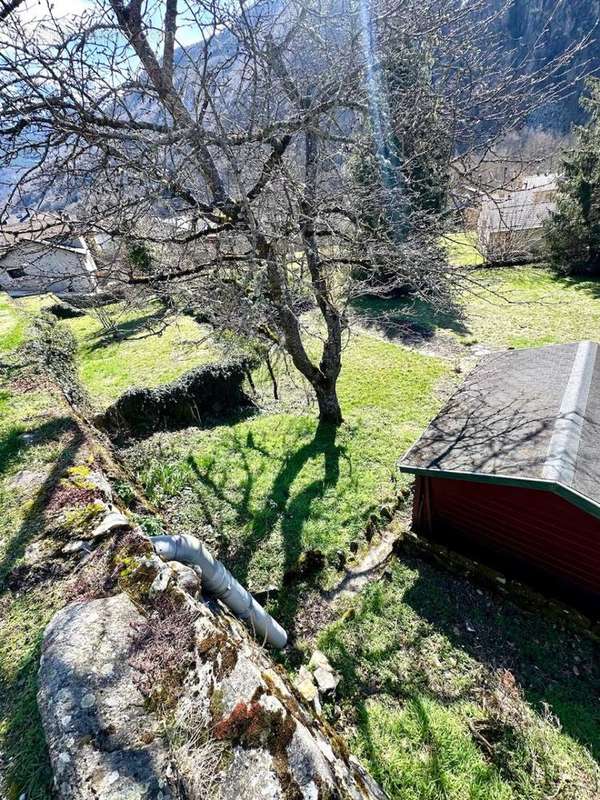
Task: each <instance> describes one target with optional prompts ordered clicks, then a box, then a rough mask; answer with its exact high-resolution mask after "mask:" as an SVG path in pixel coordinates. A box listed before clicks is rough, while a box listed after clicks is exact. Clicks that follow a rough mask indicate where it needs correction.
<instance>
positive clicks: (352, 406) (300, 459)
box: [128, 335, 447, 588]
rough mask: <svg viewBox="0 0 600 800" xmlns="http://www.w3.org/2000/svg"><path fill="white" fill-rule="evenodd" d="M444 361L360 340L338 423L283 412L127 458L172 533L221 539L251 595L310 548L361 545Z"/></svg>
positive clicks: (308, 413) (167, 439) (354, 344)
mask: <svg viewBox="0 0 600 800" xmlns="http://www.w3.org/2000/svg"><path fill="white" fill-rule="evenodd" d="M446 373H447V369H446V367H445V366H444V365H443V364H442V362H441V361H439V360H437V359H433V358H428V357H426V356H422V355H419V354H416V353H412V352H410V351H408V350H405V349H401V348H399V347H397V346H395V345H392V344H387V343H385V342H382V341H381V340H379V339H378V338H375V337H373V336H369V335H360V336H356V337H354V338H353V340H352V341H351V343H350V345H349V347H348V349H347V351H346V353H345V359H344V367H343V370H342V374H341V377H340V384H339V392H340V400H341V403H342V407H343V409H344V415H345V423H344V425H343V426H342V427H341V428H339V429H336V428H334V427H331V426H327V425H325V426H319V425H318V424H317V420H316V412H315V409H314V408H313V409H310V410H306V409H304V411H303V412H302V413H298V411H292V410H291V409H289V408H286V405H285V403H284V404H282V409H281V412H280V413H262V414H257V415H256V416H254V417H251V418H249V419H244V420H241V421H238V422H235V423H233V424H230V425H222V426H219V427H216V428H213V429H211V430H197V431H185V432H182V433H179V434H170V435H162V434H159V435H157V436H155V437H154V438H153V439H151V440H149V441H147V442H145V443H142V444H139V445H137V446H135V447H133V448H131V449H130V451H129V453H128V458H129V460H130V463H131V464H133V465H134V466H135V468H136V470H137V473H138V475H139V477H140V480H141V482H142V484H143V486H144V487H145V489H146V491H147V492H148V494H149V496H150V498H151V499H152V500H154V501H155V502H157V503H159V504H161V505H162V506H163V507H165V508H166V509H167V511H168V513H169V515H170V517H171V520H172V521H173V520H174V521H176V522H177V523H178V525H180V526H181V527H182V528H184V529H185V530H187V531H188V532H198V531H199V530H201V526H202V525H205V524H206V523H210V524H212V525H213V526H214V527H215V528H216V529H217V530H218V531H220V532H221V533H222V534H223V536H224V540H223V541H221V542H217V544H220V549H221V552H223V553H225V554H226V556H227V560H228V564H229V566H231V567H232V568H233V569H234V572H235V573H236V575H237V576H238V577H239V578H240V579H242V580H244V581H246V580H247V581H249V582H250V584H251V585H252V586H254V587H257V588H258V587H264V586H268V585H272V584H273V583H275V584H281V581H282V577H283V574H284V572H285V571H286V570H288V569H289V568H291V567H292V566H293V565H294V564H295V562H296V561H297V559H298V557H299V556H300V554H301V553H302V552H303V551H304V550H307V549H315V548H316V549H320V550H322V551H324V552H325V553H326V554H333V553H334V552H335V551H336V550H337V549H338V548H343V549H347V548H348V546H349V544H350V542H351V541H352V540H355V539H358V540H362V541H364V539H363V533H364V528H365V524H366V521H367V519H368V517H369V515H370V514H371V513H372V512H373V511H378V510H379V508H380V506H381V505H382V504H384V503H386V502H389V501H390V500H391V499H392V498H393V496H394V484H393V482H392V477H393V476H394V464H395V461H396V460H397V458H398V457H399V456H400V455H401V454H402V452H403V450H404V449H406V448H407V447H408V446H409V444H410V443H411V442H412V441H414V439H415V438H416V437H417V436H418V434H419V431H420V430H421V429H422V428H423V426H424V425H425V424H426V422H427V421H428V419H429V418H430V417H431V416H432V415H433V414H434V413H435V411H436V409H437V408H438V405H439V400H438V395H437V393H436V385H437V383H438V381H439V380H440V378H441V377H442V376H443V375H445V374H446Z"/></svg>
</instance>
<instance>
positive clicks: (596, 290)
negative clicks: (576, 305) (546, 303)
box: [551, 273, 600, 300]
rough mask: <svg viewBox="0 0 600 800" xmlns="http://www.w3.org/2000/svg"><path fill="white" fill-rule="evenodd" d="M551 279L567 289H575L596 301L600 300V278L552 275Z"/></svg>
mask: <svg viewBox="0 0 600 800" xmlns="http://www.w3.org/2000/svg"><path fill="white" fill-rule="evenodd" d="M551 278H552V280H553V281H554V283H556V284H558V285H559V286H562V287H564V288H565V289H575V291H577V292H583V293H585V294H587V295H589V296H590V297H591V298H593V299H594V300H600V278H591V277H587V276H576V275H572V276H570V277H569V276H564V275H556V274H554V273H551Z"/></svg>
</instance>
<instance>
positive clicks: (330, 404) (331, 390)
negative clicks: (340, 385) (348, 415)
mask: <svg viewBox="0 0 600 800" xmlns="http://www.w3.org/2000/svg"><path fill="white" fill-rule="evenodd" d="M315 392H316V395H317V402H318V404H319V422H328V423H330V424H331V425H341V424H342V422H343V421H344V420H343V418H342V409H341V408H340V403H339V400H338V396H337V389H336V387H335V385H334V386H332V387H328V388H327V389H323V388H320V387H315Z"/></svg>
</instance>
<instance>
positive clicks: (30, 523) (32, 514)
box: [0, 417, 85, 596]
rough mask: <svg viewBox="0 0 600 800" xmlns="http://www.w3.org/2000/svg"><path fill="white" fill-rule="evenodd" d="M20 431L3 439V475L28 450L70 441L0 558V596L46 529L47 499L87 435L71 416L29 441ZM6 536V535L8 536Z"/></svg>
mask: <svg viewBox="0 0 600 800" xmlns="http://www.w3.org/2000/svg"><path fill="white" fill-rule="evenodd" d="M23 433H24V432H23V431H22V430H20V429H13V430H11V431H10V432H9V433H8V435H7V436H5V437H4V438H3V439H2V440H0V475H2V473H3V472H5V471H6V470H7V469H8V467H10V465H11V464H13V463H16V461H17V459H18V458H20V457H21V456H22V455H23V453H24V451H26V450H27V449H28V448H30V447H33V446H37V445H42V444H48V443H50V442H52V441H58V440H59V439H61V438H62V437H63V436H65V435H68V437H69V438H68V441H67V442H66V444H65V445H64V446H63V448H62V451H61V453H60V455H58V456H57V458H55V459H54V460H53V463H52V469H51V470H50V472H49V473H48V474H47V476H46V478H45V479H44V481H43V483H42V485H41V486H40V487H39V489H38V490H37V492H36V494H35V497H34V498H33V500H32V501H31V502H30V504H29V508H28V511H27V512H26V514H25V515H24V517H23V520H22V522H21V525H20V527H19V530H18V531H17V532H16V534H15V535H14V536H12V537H10V542H9V544H8V546H7V547H6V549H5V552H4V555H3V557H2V559H0V596H1V595H2V594H3V593H4V592H5V591H6V588H7V587H6V576H7V575H8V573H9V572H10V571H11V569H12V568H13V567H14V566H15V564H16V563H17V561H18V560H19V559H20V558H22V557H23V555H24V554H25V550H26V549H27V546H28V545H29V544H30V543H31V541H32V540H33V539H34V538H35V537H36V536H37V535H38V534H39V533H41V531H42V530H43V527H44V512H45V507H46V503H47V501H48V498H49V496H50V494H51V492H52V490H53V489H54V488H55V486H56V484H57V481H58V480H59V478H60V477H61V476H62V475H63V474H64V472H65V471H66V470H67V469H68V468H69V467H70V466H73V464H74V463H75V458H76V456H77V453H78V451H79V449H80V448H81V446H82V444H83V442H84V438H85V437H84V434H83V432H82V430H81V428H80V427H79V425H77V423H76V422H75V421H74V420H73V419H71V418H70V417H59V418H56V419H52V420H50V421H49V422H46V423H44V424H43V425H40V426H39V427H37V428H35V429H33V430H31V431H29V432H26V434H27V435H28V438H27V439H24V438H23ZM5 536H6V534H5Z"/></svg>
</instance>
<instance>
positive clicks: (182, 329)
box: [65, 305, 214, 409]
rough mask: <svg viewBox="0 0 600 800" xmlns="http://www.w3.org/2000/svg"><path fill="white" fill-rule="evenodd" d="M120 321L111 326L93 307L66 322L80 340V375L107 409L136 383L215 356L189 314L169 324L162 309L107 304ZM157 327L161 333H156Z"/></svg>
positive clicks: (165, 377) (171, 375) (152, 382)
mask: <svg viewBox="0 0 600 800" xmlns="http://www.w3.org/2000/svg"><path fill="white" fill-rule="evenodd" d="M104 313H107V314H110V317H111V320H112V321H113V324H114V326H115V329H114V330H110V331H106V330H105V328H104V327H103V325H102V324H101V322H100V320H99V319H98V317H97V316H96V315H95V314H94V313H93V312H92V313H90V314H88V315H86V316H85V317H77V318H75V319H71V320H68V321H66V322H65V324H66V325H68V326H69V327H70V328H71V330H72V331H73V333H74V334H75V336H76V337H77V340H78V342H79V363H80V377H81V380H82V382H83V385H84V386H85V388H86V389H87V390H88V392H89V394H90V396H91V398H92V402H93V403H94V405H95V406H96V407H97V408H99V409H102V408H104V407H106V406H107V405H108V404H109V403H111V402H112V401H113V400H115V399H116V398H117V397H118V396H119V395H120V394H122V393H123V392H124V391H125V390H126V389H129V388H131V387H132V386H157V385H159V384H161V383H168V382H169V381H172V380H174V379H175V378H178V377H179V376H180V375H181V374H182V373H183V372H185V371H187V370H189V369H192V368H193V367H196V366H199V365H200V364H204V363H206V362H208V361H210V360H211V359H212V358H214V353H213V352H212V351H211V349H210V348H209V347H208V346H207V345H206V344H205V343H204V342H203V341H202V339H203V332H202V330H201V329H200V327H199V326H198V325H197V324H196V323H195V322H194V321H193V320H192V319H190V318H189V317H180V318H178V319H177V320H176V321H175V322H171V323H170V324H169V325H168V326H166V327H163V325H162V323H161V321H160V319H159V318H157V316H156V314H157V309H156V308H153V307H152V306H146V307H145V308H142V309H137V310H125V309H123V308H122V307H121V306H120V305H115V306H110V307H108V308H106V309H104ZM155 332H156V333H155Z"/></svg>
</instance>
